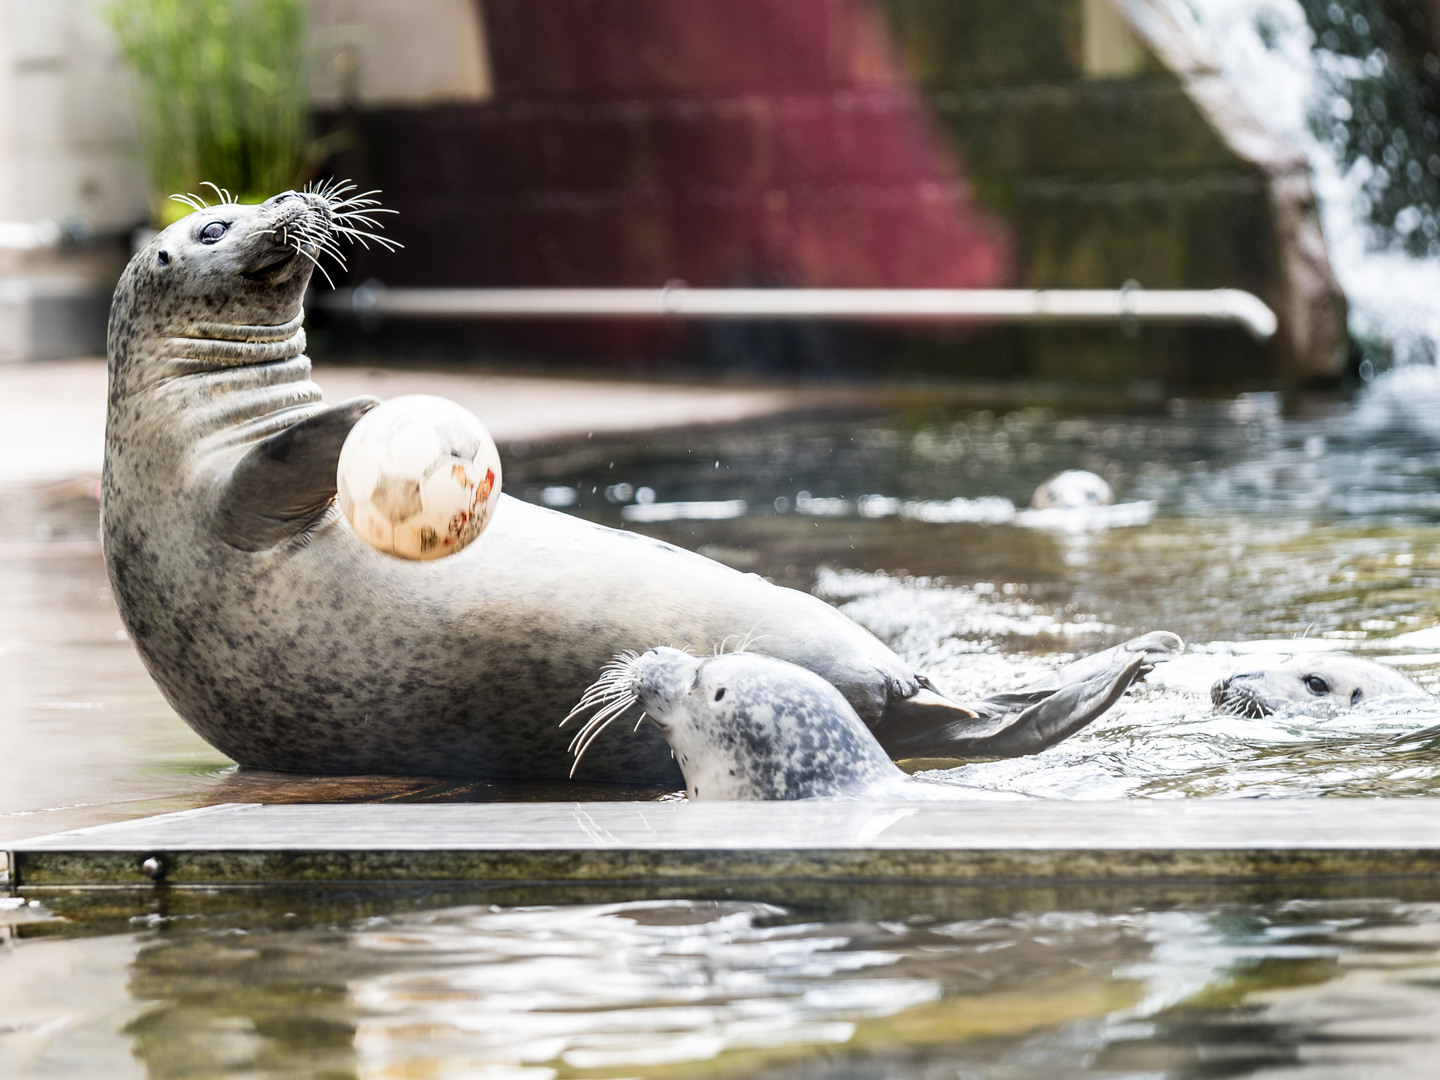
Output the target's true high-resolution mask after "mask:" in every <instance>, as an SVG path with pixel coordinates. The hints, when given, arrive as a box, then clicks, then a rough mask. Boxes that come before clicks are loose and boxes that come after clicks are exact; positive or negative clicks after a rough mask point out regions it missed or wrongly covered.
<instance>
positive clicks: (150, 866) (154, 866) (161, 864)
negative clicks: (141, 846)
mask: <svg viewBox="0 0 1440 1080" xmlns="http://www.w3.org/2000/svg"><path fill="white" fill-rule="evenodd" d="M140 872H141V873H142V874H144V875H145V876H146V877H148V878H149V879H150V880H151V881H159V880H160V879H161V878H163V877H164V876H165V860H164V859H163V858H161V857H160V856H159V855H151V856H150V857H149V858H148V859H146V860H145V861H144V862H142V863H141V864H140Z"/></svg>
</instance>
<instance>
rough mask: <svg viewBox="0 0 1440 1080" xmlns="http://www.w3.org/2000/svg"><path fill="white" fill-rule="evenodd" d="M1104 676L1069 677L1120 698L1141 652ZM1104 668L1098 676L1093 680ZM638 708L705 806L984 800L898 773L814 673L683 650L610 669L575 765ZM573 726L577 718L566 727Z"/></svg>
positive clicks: (1119, 656) (1120, 658)
mask: <svg viewBox="0 0 1440 1080" xmlns="http://www.w3.org/2000/svg"><path fill="white" fill-rule="evenodd" d="M1106 656H1107V662H1106V663H1105V664H1104V665H1103V667H1101V666H1100V665H1096V664H1094V663H1093V662H1092V663H1091V664H1089V665H1088V666H1087V667H1086V668H1084V669H1082V671H1081V672H1068V673H1062V674H1061V676H1060V680H1061V681H1062V682H1065V683H1066V684H1067V685H1068V686H1070V687H1071V688H1072V691H1073V690H1074V689H1075V688H1078V687H1079V686H1081V685H1083V684H1084V683H1085V682H1086V681H1087V680H1086V679H1085V678H1083V677H1082V678H1077V677H1076V675H1077V674H1083V673H1084V672H1090V674H1089V679H1090V680H1095V681H1097V682H1102V683H1103V684H1104V685H1105V686H1106V687H1108V688H1109V690H1110V692H1111V693H1112V694H1113V695H1114V696H1115V697H1119V695H1120V694H1121V693H1123V692H1124V688H1125V687H1126V686H1128V685H1129V684H1130V682H1131V680H1133V679H1134V677H1135V676H1136V674H1138V672H1139V670H1140V669H1141V667H1143V666H1144V664H1145V658H1144V654H1143V652H1133V651H1128V650H1125V649H1123V648H1121V649H1115V650H1111V651H1110V652H1109V653H1108V654H1106ZM1097 667H1100V668H1101V669H1100V670H1094V669H1096V668H1097ZM636 704H638V705H639V706H640V707H641V709H643V712H642V713H641V714H640V720H639V721H637V722H636V723H637V727H638V726H639V724H640V723H642V722H643V721H645V720H649V721H650V722H651V724H653V725H654V726H655V727H656V728H657V729H658V730H659V731H660V733H661V734H662V735H664V737H665V741H666V742H668V743H669V744H670V749H671V751H672V752H673V753H674V756H675V760H676V761H677V762H679V764H680V771H681V772H683V773H684V774H685V785H686V793H687V794H688V795H689V797H690V798H691V799H697V800H766V799H926V800H929V799H958V798H967V797H969V798H974V797H976V795H977V793H976V792H973V791H969V790H968V789H965V788H962V787H958V786H956V785H950V784H938V783H932V782H928V781H925V780H917V779H913V778H911V777H909V776H907V775H906V774H905V773H904V772H902V771H901V770H900V769H899V768H898V767H897V766H896V765H895V763H894V762H893V761H891V759H890V755H889V754H887V753H886V752H885V750H884V748H883V747H881V745H880V743H879V742H878V741H877V740H876V738H875V735H874V733H873V732H871V730H870V729H869V728H868V727H867V726H866V725H865V722H864V721H863V720H861V719H860V717H859V716H858V715H856V713H855V710H854V709H852V708H851V707H850V703H849V702H847V701H846V700H845V698H844V697H843V696H841V694H840V693H839V691H837V690H836V689H835V688H834V687H833V686H831V685H830V684H829V683H828V682H826V681H825V680H824V679H822V678H820V677H819V676H817V675H815V674H814V673H813V672H810V671H806V670H805V669H804V668H801V667H797V666H796V665H794V664H788V663H786V662H784V661H783V660H776V659H775V658H773V657H769V656H760V655H757V654H754V653H745V652H741V653H727V654H722V655H717V656H707V657H695V656H692V655H690V654H689V653H687V652H684V651H682V650H679V649H670V648H656V649H651V650H649V651H648V652H646V653H644V654H643V655H638V656H637V655H635V654H634V653H630V654H627V655H624V656H619V657H617V658H616V659H615V660H614V661H612V662H611V663H610V664H609V665H607V666H606V668H605V670H604V672H603V673H602V674H601V677H600V679H599V680H597V681H596V683H595V684H594V686H592V687H591V689H590V691H589V692H587V694H586V696H585V698H584V699H582V701H581V703H580V704H579V705H578V706H577V707H576V710H575V712H573V713H572V714H571V716H572V717H573V716H575V715H578V714H580V713H583V712H585V711H586V710H588V709H594V710H595V712H594V714H593V715H592V716H591V718H590V720H589V722H588V723H587V724H586V725H585V726H584V727H582V728H581V730H580V732H579V734H577V735H576V736H575V739H574V740H573V742H572V743H571V745H572V747H573V748H574V749H575V752H576V758H577V761H578V760H579V759H580V757H581V756H583V755H584V753H585V752H586V750H587V749H588V748H589V747H590V746H591V745H592V744H593V743H594V741H595V739H596V737H597V736H598V735H599V733H600V731H602V730H603V729H604V728H605V726H606V725H607V724H609V723H610V722H611V721H612V720H613V719H615V718H616V717H618V716H620V715H623V714H624V713H625V712H626V711H627V710H629V709H630V708H631V707H632V706H634V705H636ZM566 719H567V720H569V719H570V717H567V718H566Z"/></svg>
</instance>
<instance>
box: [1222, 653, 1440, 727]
mask: <svg viewBox="0 0 1440 1080" xmlns="http://www.w3.org/2000/svg"><path fill="white" fill-rule="evenodd" d="M1380 699H1385V700H1393V701H1406V700H1409V701H1429V702H1433V701H1434V700H1435V698H1434V697H1433V696H1432V695H1431V694H1430V692H1429V691H1427V690H1426V689H1425V688H1424V687H1422V686H1420V685H1419V684H1418V683H1416V682H1415V681H1414V680H1412V679H1411V678H1410V677H1409V676H1407V675H1403V674H1401V673H1400V672H1398V671H1396V670H1395V669H1394V668H1392V667H1386V666H1385V665H1384V664H1378V663H1376V662H1375V661H1374V660H1365V659H1362V658H1361V657H1358V656H1352V655H1350V654H1349V653H1344V652H1332V653H1315V654H1313V655H1310V656H1297V657H1295V658H1294V659H1291V660H1286V661H1285V662H1284V663H1279V664H1272V665H1271V666H1269V667H1262V668H1257V669H1254V670H1251V671H1242V672H1237V673H1236V674H1233V675H1227V676H1225V677H1224V678H1223V679H1218V680H1216V682H1215V684H1214V685H1213V686H1211V687H1210V700H1211V701H1213V702H1214V703H1215V707H1216V708H1217V709H1219V710H1220V711H1221V712H1227V713H1232V714H1234V715H1235V716H1249V717H1256V718H1258V717H1261V716H1269V715H1271V714H1272V713H1277V712H1283V713H1295V714H1298V715H1302V716H1321V717H1328V716H1334V715H1336V714H1337V713H1339V712H1341V711H1343V710H1345V709H1352V708H1355V707H1357V706H1359V705H1362V704H1366V703H1369V702H1372V701H1377V700H1380Z"/></svg>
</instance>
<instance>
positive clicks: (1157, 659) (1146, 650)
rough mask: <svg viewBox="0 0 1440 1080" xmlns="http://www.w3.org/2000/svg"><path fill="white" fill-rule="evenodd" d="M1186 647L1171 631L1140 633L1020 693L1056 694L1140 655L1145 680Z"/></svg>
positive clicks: (1086, 657)
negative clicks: (1157, 666) (1048, 692)
mask: <svg viewBox="0 0 1440 1080" xmlns="http://www.w3.org/2000/svg"><path fill="white" fill-rule="evenodd" d="M1184 648H1185V642H1183V641H1182V640H1180V636H1179V635H1178V634H1172V633H1170V631H1168V630H1152V631H1150V633H1148V634H1141V635H1140V636H1139V637H1133V638H1131V639H1130V640H1129V641H1125V642H1121V643H1120V644H1119V645H1116V646H1115V647H1114V648H1110V649H1105V650H1103V651H1102V652H1098V653H1094V654H1093V655H1091V656H1084V657H1081V658H1080V659H1079V660H1076V661H1075V662H1074V663H1071V664H1066V665H1065V666H1064V667H1062V668H1058V669H1057V670H1055V671H1052V672H1051V673H1050V674H1049V675H1046V676H1045V677H1044V678H1043V679H1037V680H1036V681H1035V682H1033V683H1031V684H1030V685H1029V686H1027V687H1025V688H1024V689H1023V690H1021V691H1020V693H1021V694H1026V693H1036V692H1044V691H1051V692H1053V691H1056V690H1059V689H1061V688H1062V687H1065V686H1069V685H1071V684H1073V683H1077V682H1084V681H1085V680H1087V679H1092V678H1095V677H1096V676H1098V675H1104V674H1105V673H1106V672H1109V671H1112V670H1119V669H1120V667H1123V666H1124V665H1126V664H1128V663H1129V662H1130V658H1131V657H1132V656H1137V655H1138V656H1140V657H1141V658H1142V660H1143V664H1142V666H1141V669H1140V675H1139V676H1137V677H1143V676H1145V675H1148V674H1149V673H1150V672H1151V671H1152V670H1153V669H1154V667H1155V665H1156V664H1163V663H1164V662H1165V661H1167V660H1173V659H1174V658H1175V657H1177V656H1179V655H1180V652H1181V650H1183V649H1184ZM990 700H996V699H993V698H992V699H990Z"/></svg>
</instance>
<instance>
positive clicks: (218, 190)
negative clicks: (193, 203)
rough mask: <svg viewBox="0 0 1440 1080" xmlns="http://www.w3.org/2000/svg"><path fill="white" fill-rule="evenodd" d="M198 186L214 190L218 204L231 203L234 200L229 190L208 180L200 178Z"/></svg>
mask: <svg viewBox="0 0 1440 1080" xmlns="http://www.w3.org/2000/svg"><path fill="white" fill-rule="evenodd" d="M200 186H201V187H208V188H209V189H210V190H211V191H213V192H215V194H216V196H217V197H218V198H219V199H220V201H219V203H217V204H216V205H218V206H227V205H233V204H234V203H235V201H236V200H235V197H234V196H233V195H231V194H230V192H228V191H226V190H225V189H224V188H222V187H218V186H217V185H215V184H214V183H212V182H211V181H209V180H201V181H200Z"/></svg>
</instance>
